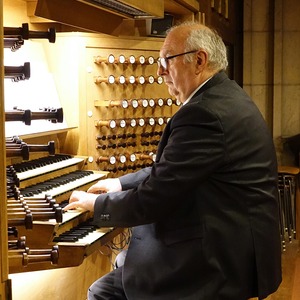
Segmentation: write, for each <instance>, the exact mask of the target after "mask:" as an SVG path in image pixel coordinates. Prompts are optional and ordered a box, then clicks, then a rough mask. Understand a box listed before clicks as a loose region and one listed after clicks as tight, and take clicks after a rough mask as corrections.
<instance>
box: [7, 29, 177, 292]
mask: <svg viewBox="0 0 300 300" xmlns="http://www.w3.org/2000/svg"><path fill="white" fill-rule="evenodd" d="M22 27H23V26H22ZM17 31H18V33H20V32H19V31H20V29H18V30H17ZM6 32H7V33H8V29H7V31H6ZM12 39H14V41H12ZM5 40H6V41H5V43H6V46H7V47H9V48H11V49H12V48H16V49H17V48H18V47H20V46H21V45H24V41H23V38H22V37H21V36H18V37H14V38H12V37H8V36H6V37H5ZM95 41H96V40H95ZM124 41H125V43H127V40H124ZM5 43H4V44H5ZM125 43H124V45H125ZM130 43H131V42H130ZM79 44H80V43H74V44H73V46H74V47H77V46H78V45H79ZM97 44H98V42H97ZM100 44H101V43H99V45H100ZM110 45H111V44H110V43H109V44H108V46H107V47H106V48H103V47H99V48H97V47H94V46H92V47H87V48H86V49H85V50H84V51H86V58H85V59H86V63H87V64H88V72H87V73H86V74H84V76H85V80H86V84H87V87H86V95H85V93H82V95H81V96H82V99H80V104H79V101H78V100H77V99H76V100H74V102H73V99H72V101H69V102H70V103H69V102H67V103H66V100H65V99H62V100H61V101H62V103H61V106H62V107H63V108H64V112H67V114H66V117H67V119H69V118H70V116H72V114H73V113H74V115H75V118H76V117H79V121H78V122H75V123H76V125H75V126H74V127H75V129H73V128H72V129H68V131H67V130H66V131H64V129H63V130H61V131H59V130H58V131H57V132H55V131H54V132H49V133H48V132H43V133H42V134H41V135H40V136H39V135H38V134H33V137H31V135H30V134H29V135H28V136H26V135H25V136H20V137H18V136H7V137H6V138H5V146H6V147H5V153H6V161H7V166H6V193H7V199H6V217H7V226H8V227H9V231H8V237H9V239H8V240H9V242H8V245H7V246H8V250H9V251H10V252H9V253H8V261H9V273H10V274H12V275H14V274H15V273H23V272H31V271H39V270H53V271H54V269H55V271H58V270H59V269H62V268H68V267H76V269H77V267H78V268H82V267H84V266H85V264H86V263H87V264H88V268H95V267H94V261H93V260H94V258H95V257H97V260H98V261H99V260H100V263H99V265H100V264H101V265H102V262H101V260H102V259H103V261H105V264H106V265H105V267H104V268H103V270H102V272H107V271H109V270H110V267H111V266H110V262H109V258H110V257H111V255H112V256H113V255H114V254H111V249H112V246H111V245H113V242H112V241H113V240H114V239H115V238H116V237H118V238H119V237H120V236H122V234H123V233H124V229H122V228H97V227H96V226H94V224H93V222H92V215H91V213H90V212H87V211H81V210H72V211H67V212H63V210H62V208H63V207H64V205H65V203H66V202H68V199H69V197H70V195H71V193H72V191H73V190H87V189H88V187H90V186H91V185H92V184H93V183H95V182H97V181H98V180H99V179H101V178H105V177H115V176H119V175H122V174H126V173H127V172H133V171H135V170H137V169H139V168H143V167H147V166H151V165H152V164H153V159H154V158H155V151H156V146H157V143H158V138H159V134H158V133H157V132H159V130H161V129H162V127H161V126H163V125H165V122H164V120H163V122H161V125H159V122H158V118H162V119H163V117H160V116H169V115H171V113H172V109H174V106H173V105H172V106H173V107H172V106H171V105H170V106H169V105H166V99H167V98H166V97H167V95H168V94H166V92H165V88H163V87H161V86H160V85H158V84H154V83H157V82H158V81H159V80H161V79H159V78H158V77H157V76H156V75H155V74H156V65H154V62H155V59H154V57H156V56H157V55H158V46H157V45H156V46H155V49H152V48H151V47H148V48H149V49H151V50H147V51H144V49H134V46H135V44H134V43H131V47H132V51H131V50H128V49H127V50H126V51H123V50H121V49H119V50H118V49H116V48H114V47H112V48H110ZM132 45H133V46H132ZM25 46H26V45H25ZM51 46H52V45H51ZM54 46H55V45H54ZM73 46H72V47H73ZM54 48H55V47H53V48H51V50H49V51H48V52H47V55H51V53H52V49H54ZM66 50H67V49H66V47H65V46H64V47H63V48H61V49H60V47H58V51H57V50H55V53H54V54H53V56H54V57H53V60H51V61H53V62H54V61H57V64H59V62H61V65H63V64H64V63H65V64H66V65H69V66H73V65H74V57H73V58H72V60H71V64H69V63H68V59H69V53H70V52H72V51H73V49H72V48H69V49H68V55H66V56H64V60H63V61H61V60H60V58H59V57H60V54H61V53H62V52H64V51H66ZM56 51H57V52H56ZM99 51H101V53H99ZM76 53H83V51H78V52H77V51H74V54H75V55H76ZM16 54H18V53H13V55H16ZM33 66H34V64H32V67H33ZM50 67H51V69H53V70H55V71H57V70H56V69H57V68H56V67H53V66H52V65H51V66H50ZM81 69H82V68H78V70H81ZM78 70H77V69H76V71H75V72H78ZM11 71H12V70H9V69H8V68H7V69H6V74H7V76H6V77H8V74H9V73H12V72H11ZM18 71H20V70H18ZM21 71H23V69H22V70H21ZM31 72H32V74H33V72H34V69H32V70H31ZM68 72H72V73H74V74H75V72H74V70H73V69H72V70H71V69H70V71H68ZM29 75H30V74H29ZM18 76H19V77H17V76H15V77H12V78H16V79H18V80H21V78H23V77H21V76H22V74H21V75H20V74H18ZM53 76H54V77H55V76H56V74H53ZM72 76H73V74H72ZM74 76H75V75H74ZM24 77H25V75H24ZM27 77H28V78H29V76H27ZM32 77H34V76H32ZM75 78H76V76H75ZM82 78H84V77H82ZM32 79H33V78H30V81H31V80H32ZM55 79H58V80H56V82H60V83H61V84H63V83H64V82H65V84H66V86H68V85H69V87H70V89H69V90H68V91H67V92H66V93H64V92H63V93H62V94H63V97H62V98H64V96H65V98H68V100H70V99H69V98H70V95H69V93H70V90H72V91H75V90H78V86H74V85H73V84H74V83H73V82H71V81H70V82H69V80H70V79H71V76H66V75H63V76H60V77H59V78H55ZM62 79H63V80H62ZM30 81H29V82H30ZM27 82H28V81H25V82H24V83H25V84H26V83H27ZM74 82H76V80H75V81H74ZM8 84H11V83H8ZM22 84H23V82H22ZM80 86H81V85H80ZM115 87H116V88H115ZM60 88H61V87H59V88H58V89H60ZM62 90H64V88H63V89H62ZM60 96H61V95H60ZM72 96H73V95H72ZM75 98H76V97H75ZM95 99H101V100H95ZM103 99H106V100H103ZM157 99H162V100H161V101H158V100H157ZM76 101H77V102H78V103H77V102H76ZM85 102H86V105H87V106H86V107H85V105H83V103H85ZM161 102H162V103H161ZM37 103H38V102H37ZM173 104H174V103H173ZM17 105H18V106H19V105H20V104H19V103H18V104H17ZM18 106H16V107H15V108H13V109H12V110H8V109H6V110H5V114H4V116H5V122H21V124H20V126H22V125H26V126H28V125H32V126H34V125H35V124H34V123H39V122H34V121H36V120H47V121H50V122H51V123H55V122H57V123H62V122H63V110H62V108H56V109H51V108H43V109H39V110H36V111H35V110H33V109H19V108H18ZM22 106H23V105H22ZM87 107H89V113H88V114H87V111H86V110H85V109H86V108H87ZM77 109H78V111H79V112H78V116H77V115H76V112H77ZM175 109H176V108H175ZM67 121H68V120H67ZM76 121H77V120H76ZM77 123H78V124H77ZM10 125H14V124H10ZM82 125H83V126H82ZM77 127H78V128H77ZM158 127H159V128H158ZM26 128H27V127H26ZM85 129H87V130H86V131H84V130H85ZM16 133H17V132H16ZM48 137H49V139H47V138H48ZM54 140H55V145H54V143H52V141H54ZM49 141H50V142H49ZM57 141H58V143H57ZM85 148H87V149H85ZM66 150H67V151H66ZM69 150H71V151H70V152H71V153H72V155H70V154H64V153H69ZM129 236H130V235H129ZM23 237H26V240H24V239H23ZM104 245H108V246H104ZM99 249H100V250H101V253H105V252H106V251H108V250H109V256H108V257H109V258H108V257H105V256H104V255H102V254H100V250H99ZM103 249H105V251H104V252H103ZM37 256H39V257H37ZM99 257H100V258H99ZM99 265H98V266H99ZM101 265H100V266H99V267H97V272H99V269H101ZM86 273H89V275H86V276H89V277H90V278H92V279H90V281H91V282H92V280H96V279H97V277H98V276H97V274H98V273H93V274H90V273H91V272H86ZM82 274H83V273H82ZM17 275H19V274H17ZM95 276H96V278H95ZM64 277H65V276H64ZM80 277H82V275H80ZM79 281H80V280H79ZM79 281H78V280H77V282H76V283H78V284H80V285H82V282H79ZM85 288H86V287H85ZM81 298H83V297H81Z"/></svg>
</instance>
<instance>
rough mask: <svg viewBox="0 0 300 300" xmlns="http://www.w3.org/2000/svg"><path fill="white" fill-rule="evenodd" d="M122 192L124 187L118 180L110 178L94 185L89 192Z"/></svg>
mask: <svg viewBox="0 0 300 300" xmlns="http://www.w3.org/2000/svg"><path fill="white" fill-rule="evenodd" d="M120 191H122V186H121V183H120V180H119V179H118V178H108V179H104V180H99V181H98V182H97V183H95V184H94V185H92V186H91V187H90V188H89V189H88V190H87V192H88V193H95V194H99V192H100V193H101V192H106V193H110V192H120Z"/></svg>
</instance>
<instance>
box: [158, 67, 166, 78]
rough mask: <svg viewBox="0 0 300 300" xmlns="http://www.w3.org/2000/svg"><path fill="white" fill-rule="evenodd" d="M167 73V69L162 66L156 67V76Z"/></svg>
mask: <svg viewBox="0 0 300 300" xmlns="http://www.w3.org/2000/svg"><path fill="white" fill-rule="evenodd" d="M166 74H167V70H166V69H165V68H163V67H162V66H158V67H157V75H158V76H163V75H166Z"/></svg>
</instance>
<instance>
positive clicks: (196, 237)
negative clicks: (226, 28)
mask: <svg viewBox="0 0 300 300" xmlns="http://www.w3.org/2000/svg"><path fill="white" fill-rule="evenodd" d="M226 67H227V57H226V47H225V45H224V43H223V42H222V39H221V37H220V36H218V35H217V34H216V33H215V32H214V31H213V30H211V29H209V28H207V27H205V26H203V25H199V24H194V23H187V24H182V25H179V26H177V27H173V28H172V29H171V30H170V31H169V33H168V35H167V37H166V39H165V42H164V44H163V47H162V49H161V51H160V58H159V59H158V75H159V76H162V77H163V78H164V82H165V83H166V84H167V86H168V88H169V92H170V94H171V95H172V96H174V97H176V98H177V99H178V100H180V102H181V103H183V106H182V108H180V110H178V112H177V113H175V114H174V116H173V117H172V118H171V120H170V121H169V122H168V124H167V126H166V129H165V131H164V133H163V135H162V137H161V141H160V143H159V145H158V151H157V156H156V161H155V163H154V164H153V166H152V167H151V168H146V169H142V170H140V171H138V172H136V173H132V174H127V175H125V176H122V177H120V178H114V179H105V180H102V181H99V182H98V183H97V184H95V185H94V186H92V187H91V188H90V189H89V190H88V192H82V191H75V192H73V194H72V195H71V197H70V204H69V205H68V206H66V207H65V209H66V210H68V209H74V208H78V207H79V208H82V209H85V210H90V211H94V222H95V223H97V225H99V226H102V227H107V226H117V227H134V228H133V234H132V238H131V242H130V245H129V249H128V253H127V256H126V259H125V263H124V265H123V266H120V267H119V268H117V269H115V270H113V271H112V272H110V273H109V274H106V275H105V276H104V277H102V278H100V279H99V280H98V281H96V282H95V283H94V284H93V285H92V286H91V287H90V289H89V291H88V299H89V300H91V299H112V298H113V299H130V300H136V299H143V300H148V299H149V300H154V299H160V300H170V299H186V300H194V299H198V300H212V299H230V300H241V299H248V298H251V297H259V298H260V299H263V298H265V297H267V296H268V295H269V294H271V293H273V292H275V291H276V289H277V288H278V286H279V284H280V282H281V245H280V234H279V222H278V207H277V186H276V182H277V163H276V156H275V151H274V146H273V142H272V138H271V136H270V134H269V132H268V129H267V127H266V124H265V122H264V120H263V118H262V116H261V114H260V113H259V111H258V109H257V107H256V106H255V104H254V103H253V101H252V100H251V99H250V98H249V97H248V95H246V93H245V92H244V91H243V90H242V89H241V88H240V87H239V86H238V85H237V84H236V83H235V82H234V81H231V80H229V78H228V77H227V75H226V73H225V72H224V70H225V69H226ZM99 190H104V191H106V192H107V193H104V194H100V195H99V194H97V192H98V191H99ZM269 249H272V251H269Z"/></svg>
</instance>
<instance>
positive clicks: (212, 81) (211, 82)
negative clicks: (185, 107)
mask: <svg viewBox="0 0 300 300" xmlns="http://www.w3.org/2000/svg"><path fill="white" fill-rule="evenodd" d="M226 79H228V76H227V74H226V73H225V71H221V72H219V73H216V74H215V75H214V76H213V77H212V78H211V79H210V80H209V81H207V82H206V83H205V84H204V85H203V86H202V87H201V88H200V89H199V91H197V93H195V95H194V96H193V97H192V99H191V100H190V101H189V102H191V101H192V100H193V99H194V98H195V97H197V96H199V95H200V94H202V93H203V92H204V91H206V90H207V89H209V88H211V87H213V86H215V85H217V84H219V83H221V82H222V81H224V80H226Z"/></svg>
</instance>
